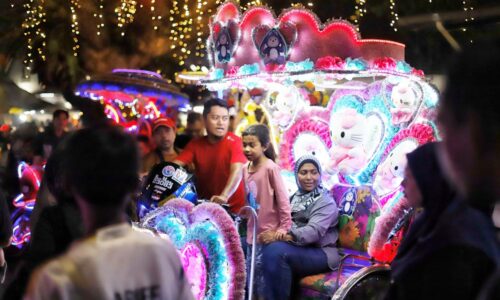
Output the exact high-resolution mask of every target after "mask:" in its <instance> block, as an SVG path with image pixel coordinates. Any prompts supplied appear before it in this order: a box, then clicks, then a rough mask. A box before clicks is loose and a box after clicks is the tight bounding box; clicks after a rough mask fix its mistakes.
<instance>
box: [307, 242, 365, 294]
mask: <svg viewBox="0 0 500 300" xmlns="http://www.w3.org/2000/svg"><path fill="white" fill-rule="evenodd" d="M340 252H342V253H343V254H344V255H347V254H354V255H360V256H364V257H367V258H368V254H366V253H364V252H360V251H355V250H350V249H340ZM343 261H344V262H343V267H342V271H341V273H340V277H339V286H341V285H342V284H343V283H344V282H345V281H346V280H347V279H348V278H349V277H351V275H353V274H354V273H356V272H357V271H358V270H360V269H362V268H364V267H367V266H370V264H371V263H370V261H367V260H364V259H358V258H352V257H348V256H347V258H344V259H343ZM337 274H338V270H335V271H332V272H328V273H322V274H317V275H311V276H307V277H304V278H302V279H301V280H300V299H330V298H331V297H332V296H333V294H334V293H335V291H336V290H337V288H338V286H337Z"/></svg>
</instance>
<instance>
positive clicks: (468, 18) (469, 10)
mask: <svg viewBox="0 0 500 300" xmlns="http://www.w3.org/2000/svg"><path fill="white" fill-rule="evenodd" d="M462 9H463V10H464V12H465V19H464V21H465V23H468V22H469V21H474V17H471V16H470V14H471V13H472V11H473V10H474V7H473V6H472V3H469V1H467V0H463V1H462ZM462 31H463V32H466V31H467V27H462ZM473 42H474V40H472V39H471V40H470V43H473Z"/></svg>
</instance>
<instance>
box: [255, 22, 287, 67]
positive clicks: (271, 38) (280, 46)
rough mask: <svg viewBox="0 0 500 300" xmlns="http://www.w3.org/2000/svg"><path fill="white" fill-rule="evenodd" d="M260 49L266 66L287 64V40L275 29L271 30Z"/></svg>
mask: <svg viewBox="0 0 500 300" xmlns="http://www.w3.org/2000/svg"><path fill="white" fill-rule="evenodd" d="M259 49H260V55H261V56H262V57H263V58H264V64H266V65H267V64H269V63H274V64H278V65H282V64H284V63H285V62H286V54H287V44H286V42H285V38H284V37H283V36H282V35H281V33H280V32H279V31H278V30H277V29H275V28H273V29H271V30H269V32H268V33H267V34H266V36H265V38H264V40H263V41H262V44H261V45H260V47H259Z"/></svg>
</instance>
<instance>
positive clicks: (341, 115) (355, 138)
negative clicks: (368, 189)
mask: <svg viewBox="0 0 500 300" xmlns="http://www.w3.org/2000/svg"><path fill="white" fill-rule="evenodd" d="M390 120H391V114H390V112H389V110H388V109H387V107H386V105H385V103H384V101H383V99H382V98H381V97H380V96H376V97H374V98H372V99H370V101H368V102H365V101H364V99H361V98H359V97H357V96H354V95H348V96H344V97H342V98H340V99H338V100H337V101H336V102H335V104H334V106H333V108H332V111H331V116H330V133H331V137H332V148H331V149H330V155H331V158H332V165H331V170H332V172H331V173H334V174H335V173H339V174H340V175H341V177H343V178H345V179H346V181H347V183H351V184H352V183H367V182H368V181H369V180H370V178H371V177H370V176H371V174H373V172H374V171H375V168H376V167H377V165H378V163H379V161H380V157H381V155H382V154H383V149H385V146H386V145H387V144H388V143H389V142H390V139H391V138H392V137H393V136H394V132H395V129H394V127H393V126H392V124H391V122H390Z"/></svg>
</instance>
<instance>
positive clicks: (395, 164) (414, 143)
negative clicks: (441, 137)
mask: <svg viewBox="0 0 500 300" xmlns="http://www.w3.org/2000/svg"><path fill="white" fill-rule="evenodd" d="M435 140H436V133H435V131H434V129H433V128H432V127H431V126H429V125H428V124H413V125H411V126H410V127H408V128H406V129H403V130H401V131H400V132H398V134H397V135H395V136H394V138H393V139H392V141H391V143H390V144H389V145H388V146H387V148H386V150H385V151H384V154H383V156H382V158H381V160H380V161H381V163H380V165H379V166H378V168H377V170H376V172H375V174H374V180H373V188H374V190H375V191H376V193H377V195H378V196H379V197H380V199H381V200H380V202H381V203H382V204H385V203H387V202H388V201H389V200H391V199H392V198H394V197H396V196H397V195H396V194H394V193H393V192H394V191H395V190H397V189H398V188H399V186H400V184H401V181H402V180H403V177H404V169H405V167H406V163H407V161H406V154H408V153H409V152H411V151H413V150H415V149H416V148H417V147H418V146H420V145H423V144H426V143H429V142H432V141H435Z"/></svg>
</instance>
